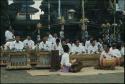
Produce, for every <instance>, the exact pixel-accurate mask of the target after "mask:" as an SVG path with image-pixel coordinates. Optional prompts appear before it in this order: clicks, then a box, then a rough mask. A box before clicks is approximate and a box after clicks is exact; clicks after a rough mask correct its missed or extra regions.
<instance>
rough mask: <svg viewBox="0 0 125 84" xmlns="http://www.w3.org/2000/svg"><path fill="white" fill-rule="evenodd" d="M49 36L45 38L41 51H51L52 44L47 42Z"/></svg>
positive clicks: (40, 47) (41, 44) (40, 45)
mask: <svg viewBox="0 0 125 84" xmlns="http://www.w3.org/2000/svg"><path fill="white" fill-rule="evenodd" d="M47 39H48V36H45V37H43V41H42V42H40V44H39V50H46V51H51V49H52V48H51V47H52V44H51V42H49V41H47Z"/></svg>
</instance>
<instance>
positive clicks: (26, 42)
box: [23, 36, 35, 49]
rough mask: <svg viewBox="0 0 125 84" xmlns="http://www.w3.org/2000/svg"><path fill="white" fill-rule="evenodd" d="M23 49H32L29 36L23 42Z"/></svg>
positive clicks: (32, 45) (32, 43) (31, 41)
mask: <svg viewBox="0 0 125 84" xmlns="http://www.w3.org/2000/svg"><path fill="white" fill-rule="evenodd" d="M23 43H24V47H25V48H28V49H34V48H35V46H34V41H33V40H32V39H31V37H30V36H27V38H26V39H25V40H24V41H23Z"/></svg>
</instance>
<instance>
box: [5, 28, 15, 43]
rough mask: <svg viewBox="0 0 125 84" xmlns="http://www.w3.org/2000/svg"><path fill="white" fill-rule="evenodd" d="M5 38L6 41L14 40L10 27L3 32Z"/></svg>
mask: <svg viewBox="0 0 125 84" xmlns="http://www.w3.org/2000/svg"><path fill="white" fill-rule="evenodd" d="M5 38H6V41H9V40H13V39H14V38H15V36H14V34H13V30H12V28H11V26H10V28H9V29H8V30H6V31H5Z"/></svg>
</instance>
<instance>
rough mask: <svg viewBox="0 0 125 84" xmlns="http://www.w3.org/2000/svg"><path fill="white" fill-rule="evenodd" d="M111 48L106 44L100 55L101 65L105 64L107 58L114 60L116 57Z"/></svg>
mask: <svg viewBox="0 0 125 84" xmlns="http://www.w3.org/2000/svg"><path fill="white" fill-rule="evenodd" d="M109 49H110V46H109V45H104V50H103V51H102V53H101V55H100V62H99V63H100V66H105V65H104V62H105V61H106V60H113V59H114V57H113V56H112V55H111V52H110V50H109ZM114 64H115V63H114Z"/></svg>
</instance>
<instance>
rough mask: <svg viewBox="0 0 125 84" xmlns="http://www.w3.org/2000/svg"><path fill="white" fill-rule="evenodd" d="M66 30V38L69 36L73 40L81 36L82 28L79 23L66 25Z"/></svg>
mask: <svg viewBox="0 0 125 84" xmlns="http://www.w3.org/2000/svg"><path fill="white" fill-rule="evenodd" d="M64 32H65V38H69V39H71V40H75V39H80V38H81V28H80V26H79V25H78V24H71V25H65V29H64Z"/></svg>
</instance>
